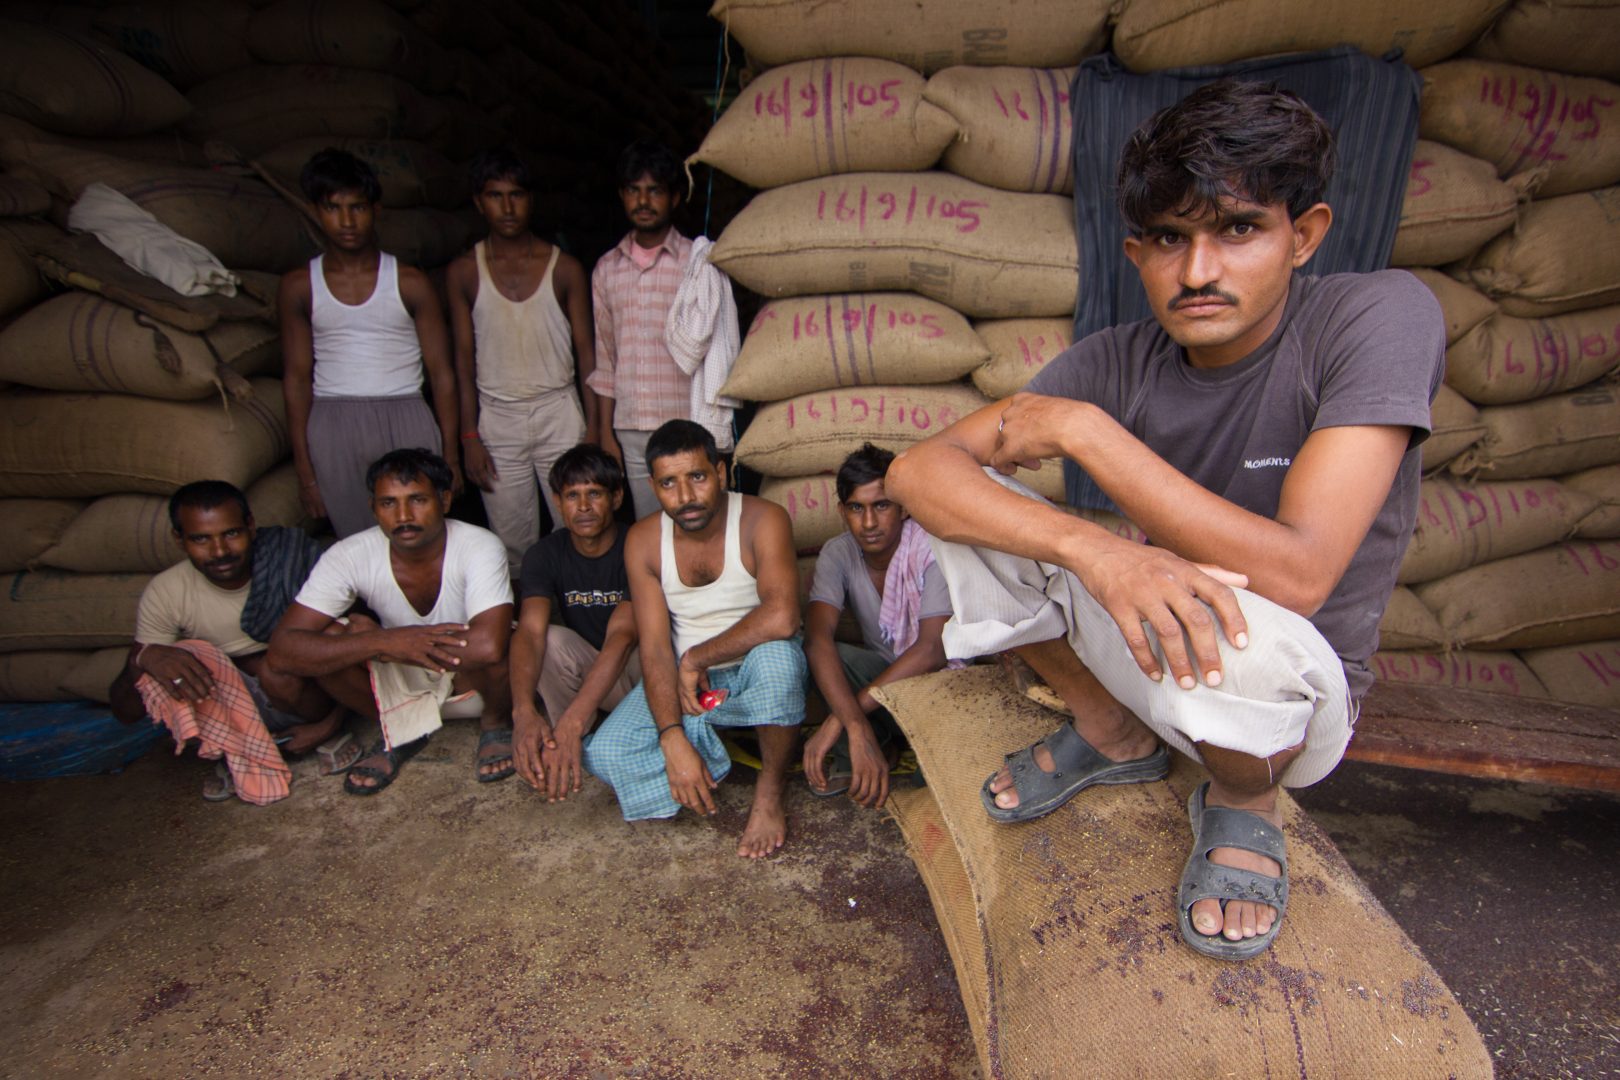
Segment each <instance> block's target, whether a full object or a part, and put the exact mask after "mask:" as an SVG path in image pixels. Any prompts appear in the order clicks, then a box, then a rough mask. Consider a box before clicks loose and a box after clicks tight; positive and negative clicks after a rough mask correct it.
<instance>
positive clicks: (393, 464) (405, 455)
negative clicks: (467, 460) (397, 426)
mask: <svg viewBox="0 0 1620 1080" xmlns="http://www.w3.org/2000/svg"><path fill="white" fill-rule="evenodd" d="M385 476H392V477H393V478H394V479H395V480H398V481H399V482H400V483H402V484H408V483H410V482H411V481H412V480H415V479H416V478H417V477H418V476H425V477H427V482H428V483H430V484H432V485H433V491H434V493H435V494H438V495H443V494H444V493H445V492H447V491H449V490H450V489H451V488H452V487H454V486H455V479H454V477H452V476H451V475H450V466H449V465H447V464H445V461H444V458H442V457H440V456H439V455H438V454H435V453H434V452H433V451H431V450H429V449H427V448H426V447H425V446H413V447H411V448H409V449H407V450H390V451H389V452H388V453H386V454H384V455H383V456H382V457H380V458H378V459H377V460H376V461H373V462H372V463H371V468H369V469H367V470H366V490H367V491H369V492H371V493H372V494H373V495H375V494H376V493H377V481H378V480H381V479H382V478H383V477H385Z"/></svg>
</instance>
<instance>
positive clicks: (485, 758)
mask: <svg viewBox="0 0 1620 1080" xmlns="http://www.w3.org/2000/svg"><path fill="white" fill-rule="evenodd" d="M496 743H503V744H505V746H506V751H505V752H504V753H502V752H501V751H499V750H496V751H491V752H486V750H485V748H486V747H489V746H491V745H493V744H496ZM427 744H428V736H426V735H424V736H422V737H421V738H420V739H417V740H415V741H414V742H408V743H405V744H403V745H401V746H396V747H394V748H393V749H392V750H390V749H389V748H388V745H387V744H386V743H385V742H383V740H381V739H378V740H377V741H376V743H374V744H373V745H372V747H371V749H370V750H367V751H366V752H365V754H364V755H362V758H373V757H380V758H382V759H383V760H384V761H386V762H388V768H387V769H386V770H385V769H383V768H381V767H380V766H377V765H355V766H353V767H352V768H350V769H349V770H348V772H349V775H348V776H346V777H344V778H343V790H344V791H347V792H348V793H349V794H350V795H375V794H377V792H379V791H381V790H382V789H383V788H386V787H387V786H388V785H389V784H392V783H393V782H394V780H395V778H396V777H398V776H399V770H400V767H401V766H403V765H404V764H405V763H406V762H407V761H409V760H411V758H413V757H415V756H416V755H417V754H419V753H420V752H421V750H422V747H424V746H426V745H427ZM512 752H513V747H512V729H511V728H494V729H492V730H489V731H483V732H480V733H479V735H478V761H477V763H476V765H475V766H474V768H475V771H476V772H477V775H478V782H479V783H480V784H493V783H495V782H497V781H500V780H505V779H506V778H507V777H509V776H511V775H512V774H513V773H515V772H517V762H516V760H515V759H514V758H513V757H512ZM502 760H504V761H505V762H506V764H505V765H504V766H502V767H501V768H499V769H496V770H494V771H493V772H487V773H486V772H484V771H483V767H484V766H485V765H487V764H489V763H491V762H495V761H502ZM357 777H358V778H360V779H362V780H371V781H373V782H372V783H370V784H360V783H356V778H357Z"/></svg>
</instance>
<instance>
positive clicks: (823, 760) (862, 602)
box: [804, 443, 951, 807]
mask: <svg viewBox="0 0 1620 1080" xmlns="http://www.w3.org/2000/svg"><path fill="white" fill-rule="evenodd" d="M893 461H894V454H892V453H890V452H889V451H888V450H883V449H880V448H878V447H876V446H873V445H872V444H871V443H867V444H866V445H865V446H863V447H861V448H860V449H859V450H857V451H855V452H854V453H853V454H851V455H849V457H847V458H845V459H844V463H843V465H842V466H841V467H840V468H839V470H838V477H837V481H836V486H837V490H838V508H839V510H840V512H841V513H842V514H843V516H844V524H845V525H846V526H847V527H848V528H847V531H845V532H842V533H839V534H838V535H837V536H835V537H833V539H831V540H829V541H827V543H826V545H825V546H823V547H822V549H821V554H820V556H819V557H818V558H817V559H816V576H815V579H814V581H813V582H812V583H811V585H810V603H809V605H808V606H807V607H806V608H805V617H804V653H805V658H806V659H807V660H808V661H809V663H810V673H811V675H813V676H814V677H815V680H816V686H817V687H819V688H820V690H821V696H822V697H823V698H825V699H826V702H827V719H826V721H825V722H824V723H823V724H822V725H821V727H820V728H818V729H817V730H816V733H815V734H814V735H812V736H811V737H810V739H809V740H808V741H806V743H805V747H804V772H805V775H806V776H807V777H808V778H809V780H810V790H811V791H812V792H813V793H814V794H816V795H823V796H830V795H839V794H842V793H843V792H845V791H848V792H849V796H850V798H852V799H854V800H855V801H856V802H858V803H860V804H861V805H862V806H868V807H877V806H882V805H883V800H884V799H885V798H887V797H888V794H889V770H890V768H891V767H892V766H893V763H894V759H895V758H896V757H897V756H898V753H899V744H900V731H899V728H898V727H896V726H895V723H894V720H893V718H892V717H890V716H889V714H888V712H887V711H886V710H884V709H883V708H882V707H881V706H880V705H878V703H877V702H876V701H875V700H874V699H873V698H872V695H871V694H870V693H869V692H868V691H869V688H870V687H873V686H882V685H883V684H884V683H890V682H895V681H897V680H899V679H908V678H910V677H911V676H913V675H923V674H926V673H927V672H930V671H938V670H939V669H940V668H942V667H944V666H945V646H944V643H943V641H942V638H941V635H942V632H943V630H944V628H945V622H946V620H947V619H949V618H950V615H951V599H950V593H949V591H948V590H947V589H946V586H945V576H944V574H943V573H942V572H941V571H940V568H939V566H938V564H936V563H935V562H934V553H933V548H932V546H931V545H930V543H929V537H928V534H927V533H926V532H924V531H923V530H922V527H921V526H919V525H918V524H917V523H916V522H914V521H912V520H910V519H909V518H907V517H906V512H905V510H903V509H902V508H901V506H900V504H899V503H897V502H895V501H894V500H893V499H890V498H889V496H888V494H887V493H886V492H885V491H884V487H883V478H884V476H885V475H887V473H888V471H889V465H890V463H891V462H893ZM846 607H848V608H850V609H852V610H853V612H854V614H855V621H856V622H857V623H858V624H859V625H860V628H861V640H862V642H864V643H865V647H864V648H863V647H862V646H859V645H851V644H849V643H847V642H842V641H835V640H834V639H833V633H834V631H835V630H836V629H837V627H838V617H839V615H840V614H841V613H842V612H843V611H844V609H845V608H846ZM829 755H831V756H832V765H831V766H830V767H829V766H828V764H827V761H828V756H829Z"/></svg>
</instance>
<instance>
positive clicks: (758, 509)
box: [585, 420, 808, 859]
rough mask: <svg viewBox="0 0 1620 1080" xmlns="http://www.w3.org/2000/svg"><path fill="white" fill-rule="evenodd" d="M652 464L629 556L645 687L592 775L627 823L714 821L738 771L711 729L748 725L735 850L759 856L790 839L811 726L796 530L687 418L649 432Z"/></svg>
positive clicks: (603, 733)
mask: <svg viewBox="0 0 1620 1080" xmlns="http://www.w3.org/2000/svg"><path fill="white" fill-rule="evenodd" d="M647 466H648V468H649V470H650V471H651V473H652V481H653V482H652V486H653V490H655V491H656V492H657V493H658V502H659V505H660V506H661V507H662V508H663V512H662V513H659V514H655V515H653V516H651V517H646V518H642V519H641V520H640V521H639V522H637V523H636V524H635V525H633V526H632V527H631V529H630V533H629V536H628V537H627V539H626V540H625V547H624V564H625V574H626V576H627V577H628V579H629V582H630V604H631V607H632V609H633V610H634V611H635V616H636V631H637V634H638V636H639V639H640V648H641V671H642V680H643V681H642V684H641V685H640V686H638V687H636V688H635V689H634V690H632V691H631V692H630V693H629V694H628V695H626V697H625V698H624V700H623V701H621V702H620V703H619V705H618V706H617V707H616V708H615V709H614V710H613V713H612V715H610V716H609V717H608V718H607V719H606V720H604V721H603V722H602V726H601V727H600V728H598V729H597V731H596V733H595V734H594V735H592V736H591V737H590V739H589V740H588V741H587V742H586V743H585V767H586V768H587V769H589V770H590V771H591V773H592V775H594V776H597V777H599V778H600V779H602V780H603V781H605V782H606V783H607V784H609V785H610V786H611V787H612V788H613V791H614V794H616V795H617V796H618V797H619V809H620V811H621V812H622V813H623V814H624V818H625V820H626V821H640V820H643V819H646V818H668V817H674V816H675V815H676V814H678V813H680V809H681V807H683V806H684V807H686V808H687V809H689V810H694V811H696V812H697V813H700V814H713V813H714V812H715V797H714V789H715V788H716V787H718V786H719V782H720V780H721V779H723V778H724V777H725V775H726V773H727V772H728V771H730V769H731V759H730V757H729V756H728V755H727V753H726V748H725V746H724V745H723V744H722V743H721V741H720V735H719V734H718V733H717V732H716V731H715V729H716V728H725V727H752V728H753V729H754V730H755V732H756V733H757V734H758V736H759V746H760V757H761V758H762V759H763V768H762V769H761V770H760V775H759V782H758V784H757V785H756V786H755V788H754V801H753V806H752V807H751V808H750V809H749V812H748V823H747V824H746V825H745V826H744V827H743V834H742V839H741V840H740V841H738V844H737V854H738V855H741V856H744V857H746V858H750V859H758V858H762V857H764V856H766V855H769V854H770V853H771V852H773V851H775V850H776V849H777V848H779V847H781V846H782V843H783V841H785V840H786V839H787V813H786V811H785V809H784V806H783V798H782V797H783V789H784V786H785V782H786V778H787V767H788V762H789V760H790V759H791V758H792V756H793V748H794V744H795V742H796V741H797V740H798V728H799V725H800V724H802V723H803V722H804V693H805V685H806V675H807V671H808V667H807V665H806V663H805V659H804V649H803V647H802V646H801V645H800V643H799V637H798V633H799V575H798V569H797V567H796V565H795V563H794V559H793V529H792V526H791V525H790V523H789V522H788V516H787V512H786V511H784V510H783V509H782V508H781V507H780V506H777V505H776V504H775V503H772V502H767V501H766V500H764V499H758V498H755V497H753V496H751V495H741V494H738V493H736V492H728V491H726V466H725V463H724V462H723V461H721V459H720V451H719V449H718V448H717V447H716V446H715V441H714V436H713V435H711V434H710V433H709V432H708V431H707V430H705V429H704V428H703V427H702V426H701V425H699V424H695V423H693V422H692V421H690V420H671V421H670V422H668V423H667V424H664V425H663V426H662V427H660V428H659V429H658V430H656V431H654V432H652V433H651V436H650V437H649V439H648V440H647Z"/></svg>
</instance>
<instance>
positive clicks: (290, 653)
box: [268, 629, 388, 678]
mask: <svg viewBox="0 0 1620 1080" xmlns="http://www.w3.org/2000/svg"><path fill="white" fill-rule="evenodd" d="M387 649H388V631H387V630H367V631H362V632H359V633H349V634H327V633H323V632H322V631H319V630H285V629H283V630H277V631H276V632H275V634H274V636H272V637H271V639H270V653H269V661H268V662H269V664H270V667H271V668H272V669H274V670H276V671H279V672H281V673H282V674H284V675H301V676H303V677H304V678H318V677H320V676H322V675H331V674H334V673H335V672H339V671H342V670H343V669H344V668H349V667H354V666H355V665H357V664H364V663H367V662H369V661H372V660H376V659H378V658H379V657H381V656H383V655H384V654H385V653H386V652H387Z"/></svg>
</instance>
